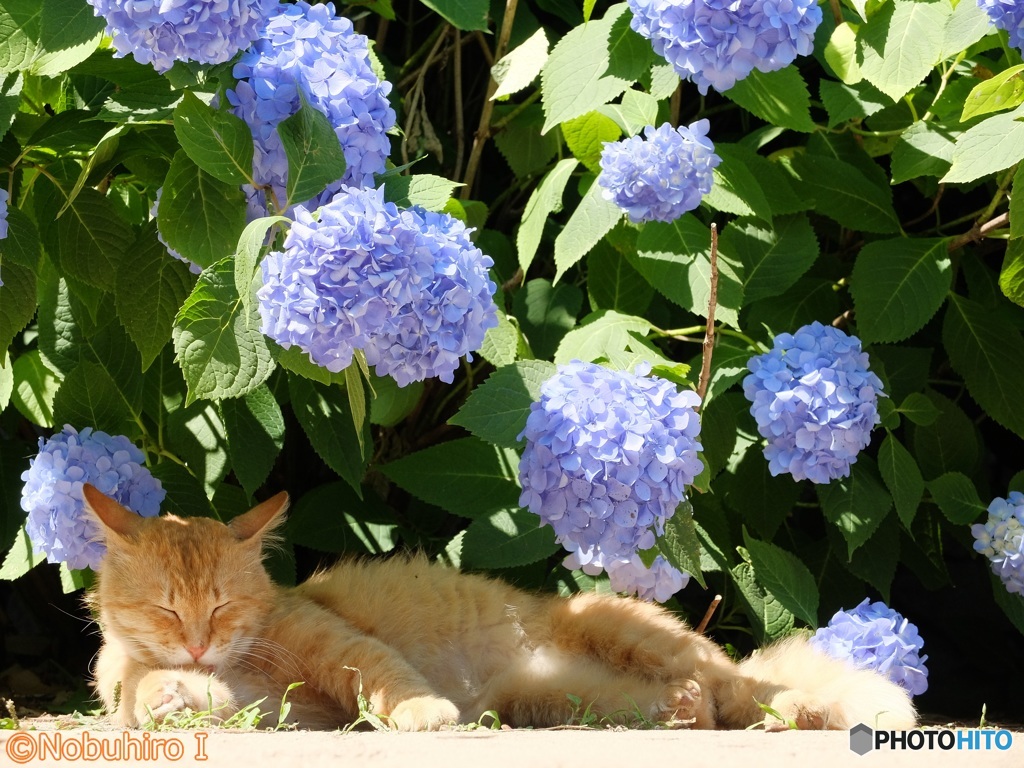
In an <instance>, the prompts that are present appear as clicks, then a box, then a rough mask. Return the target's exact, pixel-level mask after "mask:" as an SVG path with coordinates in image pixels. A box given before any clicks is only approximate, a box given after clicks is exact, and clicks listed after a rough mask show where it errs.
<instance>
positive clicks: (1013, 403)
mask: <svg viewBox="0 0 1024 768" xmlns="http://www.w3.org/2000/svg"><path fill="white" fill-rule="evenodd" d="M942 341H943V344H944V345H945V347H946V351H947V352H948V353H949V361H950V363H951V364H952V365H953V368H954V369H955V370H956V372H957V373H959V374H960V375H961V376H963V378H964V382H965V383H966V384H967V391H968V392H970V393H971V397H973V398H974V399H975V400H976V401H977V403H978V405H980V406H981V407H982V408H984V409H985V411H986V412H987V413H988V415H989V416H991V417H992V418H993V419H995V420H996V421H998V422H999V423H1000V424H1002V425H1003V426H1004V427H1006V428H1007V429H1009V430H1011V431H1013V432H1015V433H1016V434H1017V435H1019V436H1021V437H1024V410H1022V409H1021V407H1020V382H1021V381H1024V339H1022V338H1021V335H1020V332H1019V331H1018V330H1016V329H1015V328H1012V327H1010V326H1008V325H1007V324H1006V323H1005V322H1003V321H1002V320H1001V319H1000V316H999V315H998V314H996V313H994V312H992V311H990V310H989V309H987V308H986V307H985V306H984V305H982V304H979V303H977V302H975V301H972V300H970V299H965V298H964V297H962V296H958V295H956V294H953V295H951V296H950V299H949V308H948V309H947V310H946V319H945V322H944V323H943V326H942Z"/></svg>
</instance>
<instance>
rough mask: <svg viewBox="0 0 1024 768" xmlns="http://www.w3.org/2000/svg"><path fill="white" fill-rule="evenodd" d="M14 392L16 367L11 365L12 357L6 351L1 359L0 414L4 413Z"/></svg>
mask: <svg viewBox="0 0 1024 768" xmlns="http://www.w3.org/2000/svg"><path fill="white" fill-rule="evenodd" d="M13 391H14V367H13V365H12V364H11V356H10V354H9V353H8V352H7V350H6V349H5V350H4V353H3V356H2V357H0V413H3V411H4V409H5V408H6V407H7V404H8V403H10V402H11V393H12V392H13Z"/></svg>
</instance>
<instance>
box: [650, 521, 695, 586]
mask: <svg viewBox="0 0 1024 768" xmlns="http://www.w3.org/2000/svg"><path fill="white" fill-rule="evenodd" d="M656 546H657V548H658V551H659V552H661V554H662V555H663V556H664V558H665V559H666V560H667V561H668V563H669V565H671V566H672V567H673V568H675V569H676V570H677V571H681V572H683V573H688V574H690V575H691V576H693V578H695V579H696V580H697V583H698V584H700V585H701V586H702V587H703V588H704V589H707V588H708V585H707V583H706V582H705V581H704V574H703V572H702V571H701V566H700V541H699V540H698V539H697V527H696V524H695V523H694V522H693V507H692V506H691V505H690V503H689V502H688V501H684V502H682V503H680V504H679V506H678V507H676V511H675V513H674V514H673V515H672V517H670V518H669V519H668V520H667V521H666V522H665V533H663V534H662V535H661V537H660V538H659V539H658V541H657V545H656Z"/></svg>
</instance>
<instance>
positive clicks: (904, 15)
mask: <svg viewBox="0 0 1024 768" xmlns="http://www.w3.org/2000/svg"><path fill="white" fill-rule="evenodd" d="M952 12H953V9H952V6H951V5H950V4H949V3H948V2H938V1H937V0H935V1H933V0H927V1H926V2H917V0H893V2H891V3H887V4H886V5H885V6H884V7H882V8H881V9H879V11H878V12H877V13H875V14H874V15H872V16H871V18H870V19H869V20H868V22H867V24H865V25H864V26H863V27H861V29H860V33H859V38H860V40H859V42H860V50H859V62H858V63H859V64H860V70H861V74H863V75H864V77H865V78H867V79H868V80H870V81H871V83H872V84H873V85H874V86H875V87H876V88H878V89H879V90H880V91H882V92H883V93H885V94H886V95H887V96H889V98H891V99H893V101H895V100H897V99H901V98H903V96H904V95H905V94H906V93H907V92H908V91H910V89H911V88H913V87H914V86H915V85H917V84H918V83H920V82H921V81H922V80H923V79H924V78H925V76H926V75H927V74H928V73H929V72H931V70H932V67H934V66H935V64H936V63H937V62H938V61H939V60H940V57H941V54H942V44H943V38H944V30H945V27H946V22H947V21H948V19H949V16H950V15H951V14H952Z"/></svg>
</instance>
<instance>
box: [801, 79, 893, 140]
mask: <svg viewBox="0 0 1024 768" xmlns="http://www.w3.org/2000/svg"><path fill="white" fill-rule="evenodd" d="M818 88H819V91H820V93H821V102H822V103H823V104H824V105H825V111H826V112H828V127H829V128H835V127H836V126H837V125H841V124H842V123H845V122H847V121H849V120H860V119H862V118H865V117H870V116H871V115H873V114H875V113H876V112H878V111H880V110H881V109H883V108H885V107H887V106H890V105H891V103H892V102H891V101H890V99H889V97H888V96H886V95H885V94H884V93H882V92H881V91H880V90H878V89H877V88H875V86H873V85H872V84H871V83H869V82H868V81H867V80H861V81H860V82H859V83H856V84H852V85H847V84H845V83H834V82H832V81H831V80H824V79H823V80H822V81H821V83H820V84H819V86H818Z"/></svg>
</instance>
